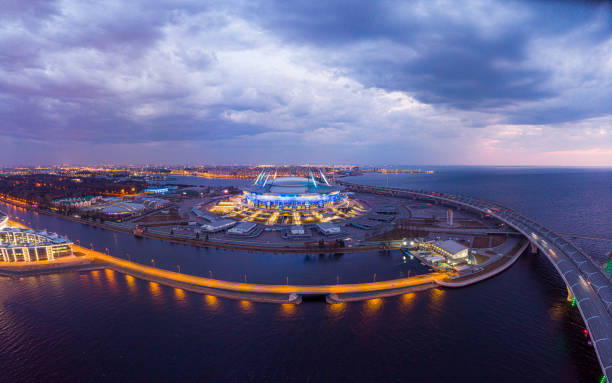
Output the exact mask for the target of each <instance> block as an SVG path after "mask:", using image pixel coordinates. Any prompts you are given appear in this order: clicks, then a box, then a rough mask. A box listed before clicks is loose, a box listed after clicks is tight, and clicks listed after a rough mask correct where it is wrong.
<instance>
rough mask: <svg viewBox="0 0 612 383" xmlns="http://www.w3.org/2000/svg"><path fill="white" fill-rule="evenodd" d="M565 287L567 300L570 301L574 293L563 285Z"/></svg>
mask: <svg viewBox="0 0 612 383" xmlns="http://www.w3.org/2000/svg"><path fill="white" fill-rule="evenodd" d="M565 287H566V288H567V301H568V302H571V301H573V300H574V294H572V291H571V290H570V289H569V287H568V286H565Z"/></svg>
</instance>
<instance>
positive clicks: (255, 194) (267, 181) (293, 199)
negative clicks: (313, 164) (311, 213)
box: [243, 169, 345, 211]
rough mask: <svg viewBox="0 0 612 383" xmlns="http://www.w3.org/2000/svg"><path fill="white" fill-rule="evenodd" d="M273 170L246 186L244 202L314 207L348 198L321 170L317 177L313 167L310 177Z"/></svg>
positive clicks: (256, 205) (283, 207) (267, 206)
mask: <svg viewBox="0 0 612 383" xmlns="http://www.w3.org/2000/svg"><path fill="white" fill-rule="evenodd" d="M272 173H273V170H272V169H266V170H264V171H262V172H261V173H260V174H259V176H258V177H257V179H256V180H255V182H254V184H253V185H251V186H249V187H246V188H245V189H244V194H243V197H244V198H243V203H245V204H246V205H247V206H249V207H251V208H258V209H266V210H280V211H283V210H311V209H322V208H325V207H329V206H333V205H334V204H336V203H339V202H341V201H343V200H344V198H345V195H344V194H343V193H342V192H341V190H340V188H338V187H337V186H334V185H331V184H330V183H329V182H328V180H327V178H326V177H325V174H323V172H322V171H320V170H319V172H318V177H315V175H314V174H313V172H312V170H310V169H309V170H308V175H309V177H308V178H306V177H279V178H277V177H276V174H277V173H276V172H274V174H272Z"/></svg>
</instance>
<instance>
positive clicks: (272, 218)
mask: <svg viewBox="0 0 612 383" xmlns="http://www.w3.org/2000/svg"><path fill="white" fill-rule="evenodd" d="M277 174H278V172H277V171H275V170H273V169H271V168H269V169H265V170H264V171H262V172H261V173H260V174H259V176H258V177H257V178H256V179H255V182H254V183H253V184H252V185H250V186H248V187H245V188H244V189H243V194H242V195H240V196H237V197H234V198H230V199H228V200H224V201H220V202H218V203H217V204H215V205H214V206H213V207H212V208H211V209H210V211H212V212H215V213H222V214H223V216H224V217H226V218H232V219H234V220H238V221H253V222H259V223H264V224H267V225H278V224H280V225H301V224H307V223H318V222H328V221H337V220H342V219H344V218H349V217H352V216H356V215H359V214H361V213H362V212H363V208H362V207H361V205H359V204H358V203H357V202H356V201H353V200H351V199H350V198H348V196H347V195H346V194H345V193H343V192H342V190H341V189H340V188H339V187H338V186H336V185H332V184H331V183H330V182H329V180H328V179H327V177H326V176H325V174H324V173H323V172H322V171H321V170H318V171H315V172H313V171H312V170H311V169H308V170H307V172H306V174H304V175H300V176H288V177H277Z"/></svg>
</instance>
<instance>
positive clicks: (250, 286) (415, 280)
mask: <svg viewBox="0 0 612 383" xmlns="http://www.w3.org/2000/svg"><path fill="white" fill-rule="evenodd" d="M73 248H74V250H75V252H81V253H84V254H86V255H87V256H89V257H92V258H94V259H96V260H99V261H102V262H105V263H108V264H109V265H111V266H113V265H114V266H118V267H119V270H118V271H121V272H127V273H130V271H132V272H136V273H138V275H147V276H150V277H155V278H161V279H164V280H168V281H174V282H180V283H186V284H189V285H194V286H201V287H207V288H211V289H218V290H227V291H236V292H243V293H259V294H346V293H364V292H375V291H385V290H394V289H403V288H407V287H413V286H419V285H423V284H427V283H435V282H436V281H437V280H442V279H445V278H448V275H447V274H446V273H430V274H424V275H416V276H413V277H407V278H400V279H393V280H386V281H380V282H368V283H352V284H337V285H268V284H257V283H244V282H229V281H221V280H218V279H211V278H204V277H198V276H194V275H187V274H182V273H177V272H174V271H169V270H164V269H158V268H156V267H151V266H145V265H141V264H139V263H134V262H129V261H126V260H124V259H120V258H115V257H112V256H109V255H106V254H102V253H100V252H97V251H93V250H89V249H87V248H84V247H81V246H76V245H75V246H73Z"/></svg>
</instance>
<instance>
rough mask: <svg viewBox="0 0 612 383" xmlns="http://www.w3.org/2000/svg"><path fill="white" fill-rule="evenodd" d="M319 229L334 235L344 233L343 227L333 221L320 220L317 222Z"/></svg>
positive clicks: (325, 233) (326, 233) (322, 232)
mask: <svg viewBox="0 0 612 383" xmlns="http://www.w3.org/2000/svg"><path fill="white" fill-rule="evenodd" d="M317 230H319V232H320V233H321V234H323V235H334V234H340V233H342V229H341V228H340V226H338V225H334V224H333V223H331V222H319V223H317Z"/></svg>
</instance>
